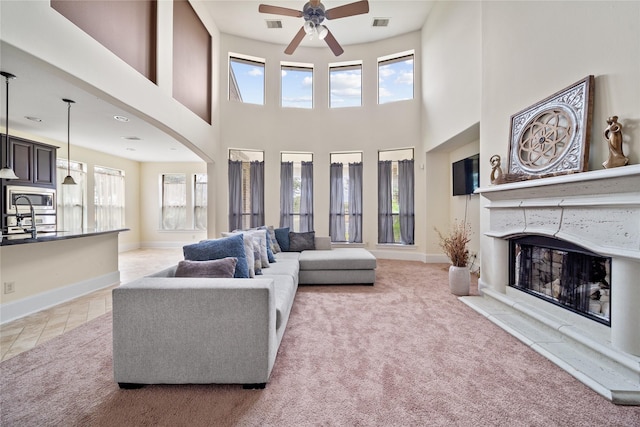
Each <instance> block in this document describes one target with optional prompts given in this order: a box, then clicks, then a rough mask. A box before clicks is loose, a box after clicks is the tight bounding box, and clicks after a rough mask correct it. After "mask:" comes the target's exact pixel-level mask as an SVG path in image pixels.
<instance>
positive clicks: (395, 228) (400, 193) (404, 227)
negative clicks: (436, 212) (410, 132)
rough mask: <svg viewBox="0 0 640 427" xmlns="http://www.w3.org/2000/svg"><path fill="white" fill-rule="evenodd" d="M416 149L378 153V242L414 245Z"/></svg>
mask: <svg viewBox="0 0 640 427" xmlns="http://www.w3.org/2000/svg"><path fill="white" fill-rule="evenodd" d="M414 179H415V178H414V161H413V149H412V148H406V149H396V150H386V151H379V152H378V243H399V244H403V245H413V244H414V242H415V240H414V230H415V211H414Z"/></svg>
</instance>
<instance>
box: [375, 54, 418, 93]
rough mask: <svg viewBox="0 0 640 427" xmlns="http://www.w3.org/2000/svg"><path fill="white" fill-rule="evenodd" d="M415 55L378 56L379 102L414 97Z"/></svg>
mask: <svg viewBox="0 0 640 427" xmlns="http://www.w3.org/2000/svg"><path fill="white" fill-rule="evenodd" d="M413 56H414V54H413V52H410V53H409V52H407V53H404V54H398V55H396V56H392V57H385V58H378V104H386V103H388V102H396V101H404V100H407V99H413Z"/></svg>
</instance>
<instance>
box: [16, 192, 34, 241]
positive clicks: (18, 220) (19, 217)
mask: <svg viewBox="0 0 640 427" xmlns="http://www.w3.org/2000/svg"><path fill="white" fill-rule="evenodd" d="M20 199H25V200H26V201H27V203H29V210H30V211H31V214H30V215H25V214H21V213H19V212H18V204H17V203H16V202H17V201H18V200H20ZM13 203H14V207H15V208H16V225H17V226H18V227H21V226H22V225H21V224H22V220H23V219H24V218H26V217H28V216H31V228H23V230H24V232H25V233H31V238H32V239H35V238H36V237H37V235H38V231H37V229H36V213H35V211H34V209H33V205H32V204H31V200H29V198H28V197H27V196H25V195H24V194H20V195H18V197H16V198H15V199H14V200H13Z"/></svg>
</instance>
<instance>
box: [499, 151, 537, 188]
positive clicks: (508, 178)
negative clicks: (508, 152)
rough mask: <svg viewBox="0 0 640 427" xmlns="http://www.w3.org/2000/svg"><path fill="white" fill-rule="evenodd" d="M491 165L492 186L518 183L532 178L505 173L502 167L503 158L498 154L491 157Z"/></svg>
mask: <svg viewBox="0 0 640 427" xmlns="http://www.w3.org/2000/svg"><path fill="white" fill-rule="evenodd" d="M489 163H491V176H490V177H489V179H490V180H491V184H505V183H507V182H518V181H526V180H528V179H531V176H527V175H525V174H523V173H507V174H505V173H503V172H502V167H501V166H500V163H501V158H500V156H499V155H497V154H494V155H493V156H491V158H490V159H489Z"/></svg>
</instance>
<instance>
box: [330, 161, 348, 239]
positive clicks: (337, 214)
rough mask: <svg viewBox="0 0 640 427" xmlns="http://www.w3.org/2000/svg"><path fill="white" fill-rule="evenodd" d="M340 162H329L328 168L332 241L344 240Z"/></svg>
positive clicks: (341, 166)
mask: <svg viewBox="0 0 640 427" xmlns="http://www.w3.org/2000/svg"><path fill="white" fill-rule="evenodd" d="M343 167H344V165H343V164H342V163H331V166H330V169H329V236H330V237H331V241H332V242H345V241H346V240H347V239H346V236H345V221H344V220H345V218H344V183H343V181H342V168H343Z"/></svg>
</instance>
